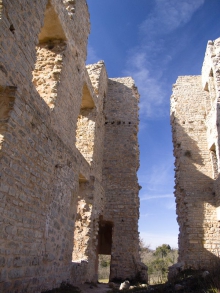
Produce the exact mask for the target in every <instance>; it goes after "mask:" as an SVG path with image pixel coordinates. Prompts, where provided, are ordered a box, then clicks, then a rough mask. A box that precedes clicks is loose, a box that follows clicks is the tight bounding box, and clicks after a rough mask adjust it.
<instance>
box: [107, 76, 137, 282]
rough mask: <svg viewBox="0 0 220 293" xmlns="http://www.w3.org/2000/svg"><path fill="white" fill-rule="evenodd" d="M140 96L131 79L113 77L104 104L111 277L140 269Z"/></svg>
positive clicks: (133, 274)
mask: <svg viewBox="0 0 220 293" xmlns="http://www.w3.org/2000/svg"><path fill="white" fill-rule="evenodd" d="M138 101H139V95H138V92H137V89H136V88H135V85H134V81H133V80H132V79H131V78H121V79H120V78H118V79H109V81H108V93H107V96H106V99H105V104H104V113H105V142H104V159H103V185H104V188H105V193H106V205H105V207H106V208H105V213H104V215H103V217H104V219H105V220H107V221H110V222H112V223H113V235H112V253H111V273H110V280H114V279H124V278H131V279H132V278H134V277H135V274H136V273H137V272H138V268H137V267H138V264H137V262H138V261H139V255H138V243H137V241H136V240H137V239H138V226H137V221H138V218H139V209H138V208H139V198H138V191H139V185H138V182H137V176H136V172H137V170H138V167H139V149H138V141H137V132H138Z"/></svg>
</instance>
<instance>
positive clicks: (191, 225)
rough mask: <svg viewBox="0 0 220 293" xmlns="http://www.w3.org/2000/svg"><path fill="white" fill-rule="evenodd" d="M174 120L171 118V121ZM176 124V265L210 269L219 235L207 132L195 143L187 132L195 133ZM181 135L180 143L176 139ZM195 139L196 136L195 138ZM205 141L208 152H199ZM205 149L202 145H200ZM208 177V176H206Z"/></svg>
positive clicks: (215, 258)
mask: <svg viewBox="0 0 220 293" xmlns="http://www.w3.org/2000/svg"><path fill="white" fill-rule="evenodd" d="M175 119H176V118H175V117H174V116H173V117H172V120H173V121H174V120H175ZM175 123H176V126H175V127H176V129H175V130H174V135H173V141H174V155H175V157H176V162H175V165H176V169H175V170H176V186H175V188H176V191H175V196H176V210H177V215H178V217H177V221H178V224H179V231H180V233H179V262H180V263H182V264H183V267H184V268H193V269H211V268H214V267H215V266H216V265H219V264H220V258H219V256H220V235H219V222H218V220H217V209H216V208H217V204H216V203H217V194H216V193H215V190H214V188H215V186H214V182H215V181H214V179H212V178H211V177H210V176H208V175H209V174H211V172H210V170H211V169H212V166H211V163H212V162H211V153H210V151H209V150H208V147H206V145H207V143H206V141H205V139H206V128H205V125H204V123H203V122H202V121H201V124H202V123H203V125H201V127H202V128H203V129H202V133H201V135H197V138H198V140H197V141H196V140H195V139H193V138H192V137H190V135H191V134H190V135H188V133H187V132H188V131H189V133H190V131H192V132H193V131H196V130H195V129H193V128H191V130H190V128H188V129H187V131H186V127H185V126H184V127H183V126H182V125H181V124H180V122H179V121H178V122H175ZM176 132H178V134H180V133H181V135H180V141H178V139H177V135H176ZM195 137H196V136H195ZM204 141H205V148H206V149H207V151H206V150H205V152H204V150H203V151H202V150H201V148H200V147H201V144H203V143H204ZM203 149H204V144H203ZM207 174H208V175H207Z"/></svg>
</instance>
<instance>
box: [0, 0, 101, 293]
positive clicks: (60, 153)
mask: <svg viewBox="0 0 220 293" xmlns="http://www.w3.org/2000/svg"><path fill="white" fill-rule="evenodd" d="M3 4H4V6H3V10H2V18H1V20H0V21H1V25H0V30H1V31H0V36H1V50H2V53H1V56H0V61H1V66H0V69H1V79H0V83H1V84H0V86H1V89H0V92H1V94H0V98H1V109H4V110H3V111H1V186H0V190H1V207H0V209H1V219H0V221H1V233H0V234H1V247H0V253H1V256H0V259H1V262H0V266H1V273H0V291H2V292H14V291H16V292H17V291H18V292H19V291H22V290H27V291H28V292H41V290H43V289H48V288H53V287H56V286H59V284H60V283H61V282H62V281H67V280H69V281H71V282H73V283H74V282H76V281H77V280H80V281H85V280H91V279H92V278H93V277H94V274H95V261H96V257H94V256H92V253H93V251H94V250H95V243H94V241H93V242H92V241H90V242H86V241H85V243H84V247H85V251H86V252H85V255H84V258H82V259H86V263H85V262H84V263H81V261H80V262H79V263H78V264H77V263H74V261H75V260H74V259H73V263H72V253H73V248H74V240H73V239H74V223H75V219H76V218H77V209H78V201H79V199H78V198H79V196H80V194H82V192H81V187H80V184H79V181H80V176H81V174H82V175H83V178H84V179H85V181H86V182H85V183H84V185H86V196H89V197H90V198H93V197H94V195H96V196H97V195H98V196H99V194H102V193H103V189H102V187H101V186H100V183H97V182H96V170H95V169H94V170H91V168H90V166H89V164H88V163H87V162H86V160H85V159H84V157H83V155H82V154H81V153H80V151H79V150H77V148H76V146H75V141H76V126H77V123H76V122H77V118H78V114H79V112H80V105H81V103H82V95H83V85H84V84H85V83H86V84H88V85H87V87H88V88H89V89H90V90H91V91H92V93H91V95H93V89H92V85H91V83H90V80H89V78H88V74H87V71H86V69H85V66H84V61H85V56H86V42H87V36H88V32H89V25H88V12H87V5H86V3H85V1H76V11H75V13H74V16H73V17H72V16H71V17H70V15H69V14H68V13H69V12H68V9H67V7H66V6H65V5H63V3H62V1H51V2H50V7H52V8H53V10H54V11H55V12H54V11H53V13H56V15H59V17H58V16H57V23H56V26H58V27H59V29H60V28H62V30H63V31H65V37H63V35H62V34H60V33H58V35H57V36H55V37H54V36H53V35H51V32H50V30H48V28H47V27H46V24H47V20H46V19H45V17H46V14H47V9H48V8H47V7H46V5H47V4H48V3H47V1H38V2H33V1H26V2H25V3H24V1H16V3H14V4H13V5H12V3H11V1H4V3H3ZM62 30H61V29H60V31H62ZM42 32H43V33H44V37H45V34H47V33H48V34H49V38H50V41H48V42H47V40H46V39H45V40H42V39H41V37H40V35H39V34H40V33H41V34H42ZM54 38H55V39H54ZM57 38H58V39H57ZM60 44H61V45H62V46H61V47H60V48H58V46H60ZM57 50H58V51H57ZM60 50H61V51H60ZM63 50H65V56H64V54H63V53H62V52H63ZM40 51H43V52H42V53H41V52H40ZM39 52H40V53H39ZM60 52H61V53H60ZM32 72H33V74H32ZM32 76H33V77H34V78H33V81H32ZM70 76H71V77H72V78H70ZM57 77H58V78H57ZM53 85H54V87H53ZM54 89H55V91H54ZM48 90H49V92H48ZM51 93H52V95H51ZM47 97H49V99H47ZM51 97H52V98H51ZM94 103H95V98H94ZM91 205H92V206H93V201H92V199H91ZM96 209H97V210H99V206H96ZM94 212H95V211H94V210H93V208H92V209H91V210H90V213H89V221H88V223H87V226H86V229H87V230H88V231H89V233H91V235H92V236H91V235H90V236H89V239H92V238H93V234H94V229H95V227H93V226H94V224H93V218H94V217H95V214H94ZM90 222H91V224H90ZM90 267H92V268H93V271H92V273H93V275H92V273H91V272H90V273H89V272H88V269H89V268H90ZM71 277H72V278H71Z"/></svg>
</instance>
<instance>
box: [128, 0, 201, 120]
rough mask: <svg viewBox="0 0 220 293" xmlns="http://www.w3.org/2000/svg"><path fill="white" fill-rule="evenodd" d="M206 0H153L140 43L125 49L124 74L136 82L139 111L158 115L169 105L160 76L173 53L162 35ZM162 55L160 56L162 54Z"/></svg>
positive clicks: (146, 115) (140, 31) (187, 19)
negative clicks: (139, 100) (138, 94)
mask: <svg viewBox="0 0 220 293" xmlns="http://www.w3.org/2000/svg"><path fill="white" fill-rule="evenodd" d="M204 2H205V0H193V1H192V0H181V1H177V0H155V6H154V9H153V10H152V12H151V13H150V14H149V15H148V17H147V18H146V19H145V21H144V22H143V23H142V24H141V25H140V29H139V34H140V40H141V41H140V44H139V46H137V47H135V48H133V49H132V50H130V52H129V53H128V62H127V68H126V70H125V71H124V74H126V75H132V76H133V77H134V79H135V82H136V85H137V86H138V89H139V92H140V95H141V102H140V113H141V114H142V115H145V117H154V118H155V117H161V116H163V115H164V114H166V113H167V109H168V107H169V106H168V105H169V98H168V99H167V96H169V93H168V89H167V86H166V79H165V78H164V76H163V73H164V70H165V69H166V67H167V65H168V64H169V62H170V61H171V60H172V53H171V52H169V53H167V52H166V53H165V52H164V46H165V45H164V38H163V37H164V36H165V35H167V34H170V33H172V32H174V31H175V30H176V29H178V28H179V27H181V26H183V25H185V24H186V23H187V22H189V21H190V19H191V18H192V16H193V14H194V13H195V11H196V10H198V9H199V8H200V7H201V6H202V5H203V4H204ZM161 55H162V56H163V57H161Z"/></svg>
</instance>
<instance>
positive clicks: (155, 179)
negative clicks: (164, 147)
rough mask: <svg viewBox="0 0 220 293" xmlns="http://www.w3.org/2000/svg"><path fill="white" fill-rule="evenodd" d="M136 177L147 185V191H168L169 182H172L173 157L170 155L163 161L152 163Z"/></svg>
mask: <svg viewBox="0 0 220 293" xmlns="http://www.w3.org/2000/svg"><path fill="white" fill-rule="evenodd" d="M138 178H139V182H140V184H143V185H144V186H146V187H147V190H148V192H147V193H150V194H152V193H153V192H157V193H163V194H164V193H166V194H167V193H170V183H173V157H171V156H170V157H168V158H166V160H164V161H163V162H161V163H158V164H155V165H153V166H152V167H151V168H148V169H147V170H145V172H144V173H143V174H140V175H139V176H138ZM168 190H169V191H168Z"/></svg>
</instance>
